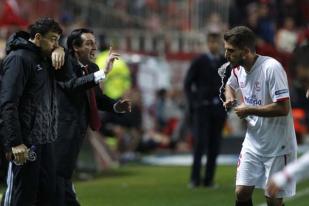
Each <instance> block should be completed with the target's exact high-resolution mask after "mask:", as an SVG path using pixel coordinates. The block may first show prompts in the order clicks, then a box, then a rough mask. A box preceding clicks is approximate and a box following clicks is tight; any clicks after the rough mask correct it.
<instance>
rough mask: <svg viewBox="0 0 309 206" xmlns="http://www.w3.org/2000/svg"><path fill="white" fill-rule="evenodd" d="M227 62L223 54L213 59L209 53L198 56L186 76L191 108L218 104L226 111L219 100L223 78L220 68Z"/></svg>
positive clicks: (186, 92) (187, 93)
mask: <svg viewBox="0 0 309 206" xmlns="http://www.w3.org/2000/svg"><path fill="white" fill-rule="evenodd" d="M224 62H225V59H224V57H223V56H219V58H217V59H213V58H212V57H211V56H210V55H208V54H203V55H200V56H199V57H198V58H196V59H195V60H194V61H193V62H192V64H191V66H190V68H189V70H188V72H187V75H186V77H185V82H184V90H185V94H186V97H187V100H188V103H189V105H190V107H191V109H194V108H198V107H201V106H216V107H217V106H218V107H217V108H219V109H220V110H222V111H224V109H223V106H222V103H221V102H220V101H219V89H220V86H221V78H220V76H219V75H218V68H219V67H220V66H221V65H222V64H223V63H224Z"/></svg>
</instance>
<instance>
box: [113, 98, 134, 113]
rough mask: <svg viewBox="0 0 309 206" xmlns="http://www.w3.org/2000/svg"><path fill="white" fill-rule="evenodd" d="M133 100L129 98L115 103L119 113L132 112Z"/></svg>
mask: <svg viewBox="0 0 309 206" xmlns="http://www.w3.org/2000/svg"><path fill="white" fill-rule="evenodd" d="M131 104H132V103H131V101H130V100H128V99H124V100H119V101H118V102H116V103H115V110H116V112H119V113H127V112H131Z"/></svg>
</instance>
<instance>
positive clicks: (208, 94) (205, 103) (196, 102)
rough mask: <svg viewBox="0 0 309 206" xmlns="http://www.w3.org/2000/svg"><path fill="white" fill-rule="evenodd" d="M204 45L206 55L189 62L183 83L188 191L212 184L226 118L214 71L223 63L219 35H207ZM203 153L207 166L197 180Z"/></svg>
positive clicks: (217, 78)
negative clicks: (189, 139)
mask: <svg viewBox="0 0 309 206" xmlns="http://www.w3.org/2000/svg"><path fill="white" fill-rule="evenodd" d="M207 45H208V49H209V52H208V53H205V54H202V55H200V56H199V57H198V58H197V59H195V60H194V61H193V62H192V64H191V66H190V68H189V70H188V73H187V76H186V78H185V83H184V84H185V85H184V89H185V94H186V97H187V101H188V104H189V111H190V114H189V115H190V116H191V120H192V134H193V139H194V141H193V142H194V147H193V164H192V170H191V179H190V184H189V186H190V187H192V188H193V187H197V186H199V185H201V184H203V186H206V187H212V186H213V185H214V182H213V179H214V174H215V168H216V158H217V155H218V153H219V149H220V142H221V136H222V135H221V132H222V129H223V126H224V122H225V119H226V112H225V110H224V108H223V106H222V104H221V102H220V99H219V95H218V94H219V88H220V86H221V79H220V77H219V75H218V68H219V67H220V66H221V65H222V64H223V63H224V61H225V60H224V57H223V55H221V54H220V49H221V45H222V43H221V40H220V34H218V33H209V34H208V35H207ZM205 152H206V155H207V164H206V167H205V176H204V178H203V180H201V174H200V173H201V171H200V170H201V160H202V156H203V154H204V153H205ZM201 181H202V182H201Z"/></svg>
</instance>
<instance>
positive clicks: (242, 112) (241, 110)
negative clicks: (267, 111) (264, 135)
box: [234, 104, 249, 119]
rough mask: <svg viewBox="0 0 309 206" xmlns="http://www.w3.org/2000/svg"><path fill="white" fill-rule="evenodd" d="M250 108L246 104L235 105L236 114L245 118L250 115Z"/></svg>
mask: <svg viewBox="0 0 309 206" xmlns="http://www.w3.org/2000/svg"><path fill="white" fill-rule="evenodd" d="M248 110H249V107H248V106H246V105H245V104H241V105H239V106H237V107H235V109H234V111H235V113H236V115H237V116H238V117H239V118H240V119H244V118H246V117H247V116H248V115H249V114H248Z"/></svg>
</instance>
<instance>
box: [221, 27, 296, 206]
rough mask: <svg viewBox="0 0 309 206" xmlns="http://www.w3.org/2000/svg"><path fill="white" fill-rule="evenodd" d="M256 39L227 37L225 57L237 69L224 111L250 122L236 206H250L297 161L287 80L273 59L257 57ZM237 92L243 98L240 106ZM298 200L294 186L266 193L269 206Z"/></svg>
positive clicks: (245, 33) (244, 31) (243, 31)
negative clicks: (254, 197)
mask: <svg viewBox="0 0 309 206" xmlns="http://www.w3.org/2000/svg"><path fill="white" fill-rule="evenodd" d="M255 42H256V38H255V34H254V33H253V32H252V31H251V30H250V29H249V28H247V27H244V26H238V27H234V28H232V29H231V30H229V31H227V32H226V33H225V34H224V47H225V57H226V59H227V60H228V61H229V62H230V63H231V65H232V66H233V70H232V72H231V76H230V78H229V80H228V82H227V85H226V91H225V93H226V94H225V95H226V101H225V103H224V106H225V107H226V108H231V107H233V106H234V105H235V101H238V102H239V104H238V105H237V106H236V107H235V108H234V111H235V113H236V114H237V116H238V117H239V118H240V119H246V121H247V125H248V126H247V132H246V136H245V139H244V142H243V145H242V150H241V153H240V155H239V160H238V165H237V174H236V189H235V193H236V204H235V205H236V206H250V205H253V204H252V193H253V191H254V189H255V188H262V189H265V186H266V184H267V183H268V181H269V178H270V176H271V175H272V174H274V173H276V172H278V171H280V170H282V169H283V168H284V166H285V165H286V164H287V163H289V162H292V161H293V160H295V158H296V149H297V145H296V136H295V131H294V126H293V119H292V116H291V111H290V107H291V106H290V100H289V89H288V82H287V77H286V73H285V71H284V69H283V68H282V66H281V64H280V63H279V62H278V61H276V60H275V59H273V58H271V57H267V56H261V55H258V54H257V53H256V51H255ZM237 92H240V94H241V95H242V97H243V98H241V100H237V99H236V97H237ZM294 194H295V181H291V182H289V183H288V184H287V185H286V186H285V187H284V188H282V191H280V192H279V193H278V194H277V195H276V196H275V197H270V195H269V194H268V192H267V191H265V197H266V201H267V204H268V205H272V206H281V205H282V199H283V198H284V197H290V196H293V195H294Z"/></svg>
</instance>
